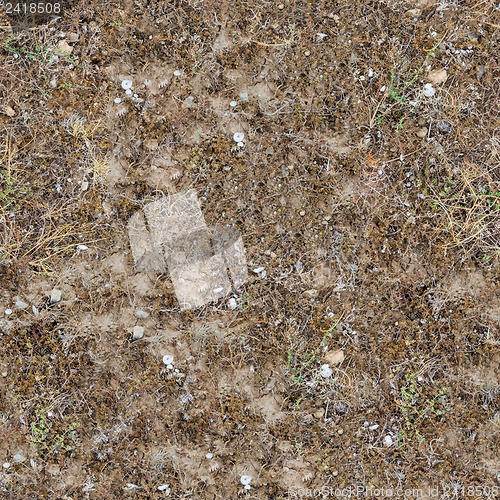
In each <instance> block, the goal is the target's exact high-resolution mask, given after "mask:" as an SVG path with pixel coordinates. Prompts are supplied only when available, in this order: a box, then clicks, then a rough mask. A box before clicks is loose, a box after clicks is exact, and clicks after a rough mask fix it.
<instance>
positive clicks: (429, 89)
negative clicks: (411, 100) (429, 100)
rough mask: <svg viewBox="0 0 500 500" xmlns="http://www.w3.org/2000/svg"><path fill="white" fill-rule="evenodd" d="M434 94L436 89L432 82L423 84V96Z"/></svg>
mask: <svg viewBox="0 0 500 500" xmlns="http://www.w3.org/2000/svg"><path fill="white" fill-rule="evenodd" d="M435 94H436V89H435V88H434V87H433V86H432V83H426V84H425V85H424V96H425V97H433V96H434V95H435Z"/></svg>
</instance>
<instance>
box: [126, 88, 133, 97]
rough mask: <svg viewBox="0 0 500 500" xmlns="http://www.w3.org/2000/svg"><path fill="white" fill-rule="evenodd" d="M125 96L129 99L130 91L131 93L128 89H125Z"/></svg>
mask: <svg viewBox="0 0 500 500" xmlns="http://www.w3.org/2000/svg"><path fill="white" fill-rule="evenodd" d="M125 95H127V96H129V97H130V96H131V95H132V91H131V90H130V89H127V90H126V91H125Z"/></svg>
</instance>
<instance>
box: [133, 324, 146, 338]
mask: <svg viewBox="0 0 500 500" xmlns="http://www.w3.org/2000/svg"><path fill="white" fill-rule="evenodd" d="M143 337H144V327H142V326H139V325H137V326H134V329H133V330H132V338H133V339H134V340H140V339H142V338H143Z"/></svg>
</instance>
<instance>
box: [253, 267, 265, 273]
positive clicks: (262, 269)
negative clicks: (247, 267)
mask: <svg viewBox="0 0 500 500" xmlns="http://www.w3.org/2000/svg"><path fill="white" fill-rule="evenodd" d="M264 269H265V267H262V266H261V267H257V268H255V269H254V270H253V272H254V273H255V274H259V273H261V272H262V271H264Z"/></svg>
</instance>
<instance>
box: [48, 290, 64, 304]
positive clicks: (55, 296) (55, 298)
mask: <svg viewBox="0 0 500 500" xmlns="http://www.w3.org/2000/svg"><path fill="white" fill-rule="evenodd" d="M61 298H62V292H61V290H58V289H57V288H54V289H53V290H52V292H50V303H51V304H57V303H58V302H61Z"/></svg>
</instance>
